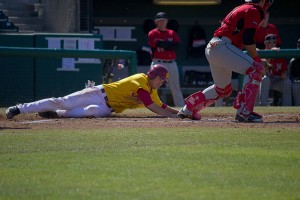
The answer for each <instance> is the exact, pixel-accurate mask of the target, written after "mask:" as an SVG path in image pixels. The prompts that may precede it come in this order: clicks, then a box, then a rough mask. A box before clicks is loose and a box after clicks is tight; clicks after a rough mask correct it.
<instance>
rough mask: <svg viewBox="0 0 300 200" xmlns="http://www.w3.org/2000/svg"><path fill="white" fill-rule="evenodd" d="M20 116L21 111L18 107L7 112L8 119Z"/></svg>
mask: <svg viewBox="0 0 300 200" xmlns="http://www.w3.org/2000/svg"><path fill="white" fill-rule="evenodd" d="M18 114H20V110H19V108H18V107H17V106H11V107H9V108H7V110H6V118H7V119H12V118H13V117H14V116H16V115H18Z"/></svg>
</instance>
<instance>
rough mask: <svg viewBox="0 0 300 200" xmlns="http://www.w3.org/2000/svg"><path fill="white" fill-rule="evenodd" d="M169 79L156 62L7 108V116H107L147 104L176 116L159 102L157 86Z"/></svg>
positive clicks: (158, 112)
mask: <svg viewBox="0 0 300 200" xmlns="http://www.w3.org/2000/svg"><path fill="white" fill-rule="evenodd" d="M168 78H169V72H168V70H167V68H165V67H164V66H163V65H155V66H153V67H152V68H151V69H150V70H149V71H148V73H147V74H144V73H140V74H135V75H132V76H129V77H127V78H124V79H122V80H120V81H117V82H113V83H110V84H102V85H98V86H93V85H92V86H90V87H87V88H85V89H83V90H81V91H78V92H75V93H72V94H70V95H67V96H64V97H59V98H47V99H42V100H39V101H35V102H31V103H24V104H19V105H17V106H12V107H9V108H8V109H7V110H6V117H7V119H12V118H13V117H14V116H16V115H18V114H27V113H36V112H37V113H38V114H39V115H40V116H41V117H45V118H80V117H108V116H110V115H111V114H112V112H115V113H121V112H122V111H124V110H125V109H134V108H140V107H147V108H148V109H149V110H151V111H152V112H154V113H156V114H158V115H162V116H165V117H169V118H176V117H178V116H177V113H178V110H175V109H173V108H171V107H169V106H167V105H166V104H164V103H162V102H161V101H160V99H159V97H158V94H157V89H158V88H159V87H160V86H162V85H163V84H164V83H165V82H167V81H168Z"/></svg>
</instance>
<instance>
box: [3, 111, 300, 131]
mask: <svg viewBox="0 0 300 200" xmlns="http://www.w3.org/2000/svg"><path fill="white" fill-rule="evenodd" d="M163 127H168V128H177V127H218V128H221V127H224V128H226V127H232V128H239V127H249V128H251V127H256V128H257V127H261V128H282V129H285V128H293V129H294V128H295V129H299V128H300V114H298V113H291V114H281V113H272V114H264V122H263V123H240V122H236V121H235V120H234V115H233V114H215V113H213V114H209V113H204V114H202V119H201V120H200V121H193V120H189V119H168V118H163V117H159V116H156V115H154V114H152V113H150V114H149V113H147V112H146V113H145V112H144V113H143V112H142V113H139V114H136V113H135V114H134V115H131V114H126V113H125V114H119V115H117V114H115V115H113V116H111V117H109V118H81V119H74V118H70V119H44V118H41V117H39V116H37V115H36V114H28V115H19V116H16V117H15V118H13V119H11V120H7V119H6V117H5V115H4V114H2V113H1V114H0V130H5V129H33V130H44V129H80V130H81V129H98V128H101V129H109V128H163ZM299 131H300V129H299Z"/></svg>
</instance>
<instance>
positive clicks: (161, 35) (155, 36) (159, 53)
mask: <svg viewBox="0 0 300 200" xmlns="http://www.w3.org/2000/svg"><path fill="white" fill-rule="evenodd" d="M158 41H169V42H179V43H180V42H181V41H180V38H179V36H178V35H177V33H176V32H175V31H173V30H170V29H167V30H166V31H160V30H158V29H157V28H155V29H153V30H151V31H150V32H149V33H148V42H149V45H150V47H151V49H152V59H160V60H175V59H176V52H175V51H174V50H166V49H164V48H160V47H157V42H158ZM153 50H154V51H153Z"/></svg>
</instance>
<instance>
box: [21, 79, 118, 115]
mask: <svg viewBox="0 0 300 200" xmlns="http://www.w3.org/2000/svg"><path fill="white" fill-rule="evenodd" d="M103 91H104V90H103V86H102V85H98V86H95V87H92V88H86V89H83V90H81V91H78V92H75V93H72V94H69V95H67V96H64V97H58V98H54V97H52V98H47V99H42V100H39V101H35V102H31V103H24V104H20V105H18V108H19V109H20V112H21V113H22V114H26V113H36V112H45V111H52V110H55V111H56V112H57V114H58V116H59V117H68V118H80V117H106V116H110V115H111V112H112V109H111V108H109V107H108V106H107V104H106V100H105V99H106V98H107V97H106V94H105V92H103Z"/></svg>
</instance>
